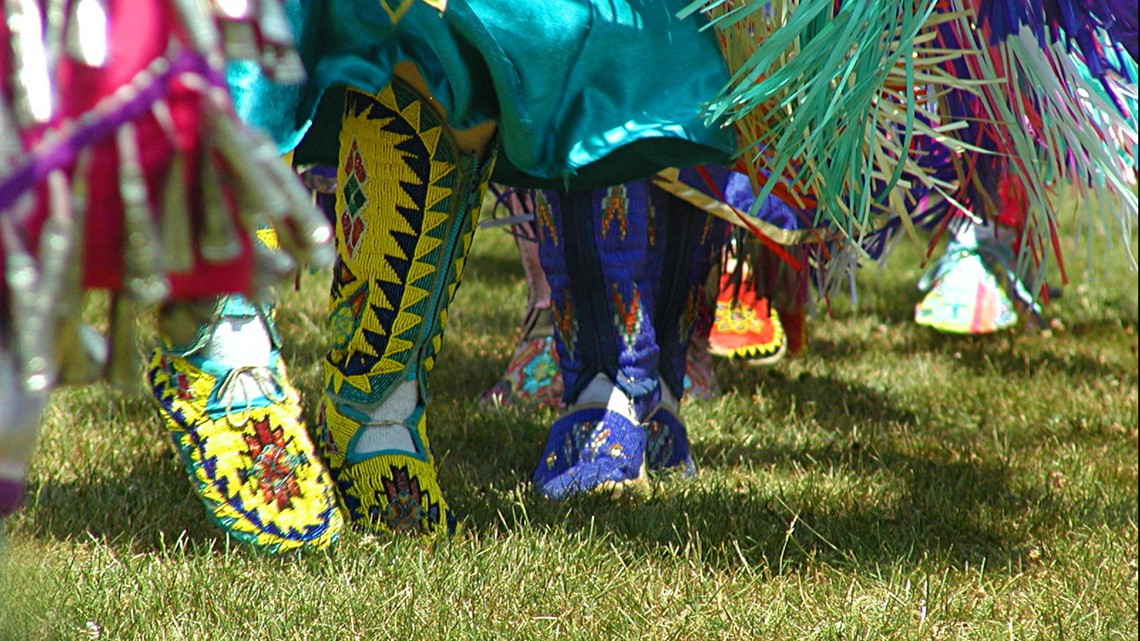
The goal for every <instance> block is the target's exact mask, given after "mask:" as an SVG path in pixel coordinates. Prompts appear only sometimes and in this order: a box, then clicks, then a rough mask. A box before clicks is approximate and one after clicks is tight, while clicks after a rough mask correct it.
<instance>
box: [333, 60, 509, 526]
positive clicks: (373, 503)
mask: <svg viewBox="0 0 1140 641" xmlns="http://www.w3.org/2000/svg"><path fill="white" fill-rule="evenodd" d="M340 148H341V150H342V158H341V162H340V163H339V168H338V176H337V184H338V185H340V186H341V187H340V189H339V190H338V193H337V212H338V219H339V220H340V224H339V225H337V230H336V233H337V264H336V268H335V271H334V277H333V283H332V288H331V295H330V306H329V316H330V321H331V325H332V328H333V333H334V342H333V348H332V350H331V351H330V352H329V354H328V357H327V358H326V361H325V396H324V399H322V402H321V410H320V414H319V417H318V425H317V430H318V433H319V436H320V442H321V443H322V444H323V446H324V455H325V457H326V460H327V461H328V464H329V468H330V470H331V471H332V475H333V479H334V480H335V481H336V485H337V489H338V491H339V493H340V496H341V499H342V502H343V504H344V506H345V508H346V511H347V513H348V515H349V518H350V519H351V520H352V521H353V524H354V525H356V526H357V527H360V528H362V529H364V530H365V531H367V532H371V533H385V532H411V533H418V534H434V533H439V532H444V531H450V530H452V529H453V528H454V517H453V516H452V514H451V512H450V510H449V509H448V507H447V502H446V501H445V500H444V498H443V495H442V492H441V491H440V488H439V482H438V480H437V478H436V470H435V461H434V457H432V455H431V451H430V447H429V445H428V437H427V429H426V413H425V409H426V404H427V375H428V373H429V372H430V371H431V370H432V368H433V366H434V364H435V357H436V354H438V352H439V349H440V346H441V344H442V341H443V329H444V327H445V326H446V324H447V308H448V305H449V304H450V303H451V300H452V298H453V297H454V295H455V291H456V289H457V287H458V285H459V281H460V277H461V276H462V273H463V268H464V265H465V263H466V256H467V252H468V250H469V249H470V247H471V241H472V238H473V236H474V233H475V225H476V222H477V221H476V216H475V214H476V212H477V211H478V208H479V205H480V203H481V202H482V195H483V191H484V190H485V188H486V184H487V180H488V178H489V176H490V173H491V167H492V164H493V157H492V158H491V159H488V160H487V161H486V162H477V161H476V160H475V159H474V158H473V157H472V156H470V155H465V154H461V153H460V152H459V150H458V148H457V146H456V144H455V141H454V139H453V137H452V136H451V134H450V130H449V129H448V128H447V126H446V125H445V123H444V122H443V121H442V119H441V118H440V117H439V115H438V114H437V113H436V112H435V110H434V109H433V108H432V107H430V106H429V105H427V104H426V103H425V102H423V101H422V100H421V98H420V97H419V96H418V95H417V94H416V93H415V92H414V91H413V90H411V89H409V88H407V87H406V86H405V85H404V84H403V83H401V82H400V81H398V80H394V81H393V82H392V84H390V85H389V86H387V87H386V88H385V89H383V90H382V91H381V92H380V93H379V94H377V95H375V96H372V95H369V94H365V93H362V92H359V91H355V90H349V91H348V92H347V93H346V97H345V111H344V116H343V119H342V123H341V134H340ZM409 382H413V385H414V386H415V388H416V389H418V390H419V392H418V395H417V396H416V402H415V403H414V404H413V403H409V402H408V397H407V393H406V390H407V386H406V383H409ZM401 385H403V389H404V390H405V392H404V393H401V394H400V395H396V396H392V395H391V394H392V393H393V392H394V391H395V390H396V389H397V388H398V387H400V386H401ZM389 399H391V402H392V404H391V405H390V406H385V405H384V404H385V403H386V402H387V401H388V400H389ZM411 405H414V407H411ZM397 406H398V407H401V408H402V409H401V410H400V411H399V416H393V415H392V410H391V408H394V407H397ZM405 406H408V407H405ZM404 413H407V415H406V416H404ZM378 416H383V417H384V418H383V419H379V418H374V417H378ZM365 430H368V431H365ZM401 430H406V435H407V438H408V439H409V440H408V441H407V442H406V443H405V445H406V446H407V447H409V448H410V449H408V450H407V451H404V450H403V449H400V448H396V449H391V448H388V449H384V448H381V449H367V448H365V449H360V448H357V447H356V446H355V445H354V444H356V443H358V442H364V439H366V438H375V435H376V434H378V433H386V434H393V433H405V432H401Z"/></svg>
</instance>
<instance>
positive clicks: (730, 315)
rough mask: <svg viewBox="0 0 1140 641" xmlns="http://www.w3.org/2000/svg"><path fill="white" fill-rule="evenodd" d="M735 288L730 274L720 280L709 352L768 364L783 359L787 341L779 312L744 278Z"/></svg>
mask: <svg viewBox="0 0 1140 641" xmlns="http://www.w3.org/2000/svg"><path fill="white" fill-rule="evenodd" d="M745 283H746V284H745V285H742V286H741V287H739V288H738V287H736V286H735V285H733V284H732V283H731V280H730V275H729V274H725V275H723V276H721V279H720V292H719V294H718V295H717V300H716V316H715V319H714V320H713V327H712V331H711V332H710V333H709V352H711V353H712V354H713V355H714V356H721V357H724V358H731V359H741V360H744V361H746V362H747V363H748V364H750V365H769V364H771V363H775V362H776V361H779V360H780V359H781V358H783V356H784V353H785V352H786V351H787V341H786V340H785V338H786V337H785V336H784V327H783V325H782V324H781V322H780V315H779V314H777V313H776V310H775V309H772V308H771V307H769V305H768V299H766V298H760V297H757V295H756V290H755V288H754V287H752V286H751V285H750V284H748V283H749V279H748V278H745Z"/></svg>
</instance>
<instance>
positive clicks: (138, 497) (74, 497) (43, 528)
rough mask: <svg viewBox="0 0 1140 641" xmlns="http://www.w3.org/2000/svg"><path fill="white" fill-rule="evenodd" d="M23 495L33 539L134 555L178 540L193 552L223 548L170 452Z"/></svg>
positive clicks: (49, 484)
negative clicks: (103, 545) (123, 547)
mask: <svg viewBox="0 0 1140 641" xmlns="http://www.w3.org/2000/svg"><path fill="white" fill-rule="evenodd" d="M116 471H119V470H116ZM28 496H29V499H28V501H29V503H30V504H32V505H31V506H30V507H34V509H35V517H34V519H32V520H31V525H30V527H29V528H28V533H29V534H30V535H31V536H34V537H50V538H53V539H57V540H61V541H73V542H83V541H86V540H89V539H93V538H94V539H100V540H105V541H107V542H109V543H112V544H117V543H121V542H125V543H127V544H129V546H130V547H131V549H132V551H134V552H157V551H161V550H163V549H164V548H169V547H171V546H173V545H174V544H175V542H179V541H181V542H182V543H183V544H185V545H186V546H187V547H188V548H195V549H200V548H220V547H222V546H224V545H225V536H224V535H223V534H222V533H221V531H220V530H218V529H216V528H214V527H213V526H212V525H211V524H210V522H209V521H208V520H207V517H206V511H205V508H204V507H203V506H202V503H201V501H200V500H199V499H198V497H197V495H196V494H195V493H194V491H193V489H192V488H191V487H190V482H189V481H188V479H187V477H186V476H185V474H183V471H182V465H181V463H180V462H179V461H177V460H176V458H175V456H174V454H173V453H169V454H154V455H149V456H144V457H140V458H139V459H137V460H135V461H133V462H132V464H131V466H130V467H129V468H128V469H124V470H121V474H117V475H108V476H105V477H100V478H94V479H77V480H74V481H66V482H57V481H54V480H48V481H46V482H42V483H33V485H32V486H31V487H30V488H29V493H28Z"/></svg>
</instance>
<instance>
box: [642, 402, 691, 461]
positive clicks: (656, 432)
mask: <svg viewBox="0 0 1140 641" xmlns="http://www.w3.org/2000/svg"><path fill="white" fill-rule="evenodd" d="M679 405H680V403H679V402H678V401H677V399H675V398H673V393H672V392H670V391H669V388H668V387H665V388H663V389H662V390H661V402H660V403H658V405H657V407H656V408H654V410H653V412H652V413H650V415H649V418H648V419H647V420H646V421H645V432H646V439H647V443H648V445H647V449H646V456H645V458H646V463H647V465H648V466H649V470H650V471H652V472H680V473H681V474H683V475H684V476H693V475H694V474H696V473H697V467H696V465H694V464H693V457H692V455H691V454H690V453H689V434H688V432H687V431H686V430H685V424H684V423H682V422H681V412H680V409H679Z"/></svg>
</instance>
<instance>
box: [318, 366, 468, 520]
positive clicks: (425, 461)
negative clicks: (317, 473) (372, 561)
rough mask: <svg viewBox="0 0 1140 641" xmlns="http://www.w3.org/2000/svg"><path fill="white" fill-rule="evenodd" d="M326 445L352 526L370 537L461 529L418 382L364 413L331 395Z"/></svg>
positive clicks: (321, 423)
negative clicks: (444, 486) (439, 471)
mask: <svg viewBox="0 0 1140 641" xmlns="http://www.w3.org/2000/svg"><path fill="white" fill-rule="evenodd" d="M318 430H319V432H320V440H321V442H322V446H323V449H324V454H325V457H326V460H327V461H328V463H329V468H330V469H331V470H332V474H333V478H334V479H336V483H337V488H338V489H339V491H340V495H341V498H342V499H343V501H344V505H345V509H346V510H347V512H348V516H349V518H350V519H351V521H352V524H353V525H354V526H356V527H358V528H359V529H361V530H363V531H364V532H366V533H368V534H390V533H401V534H413V535H434V534H440V533H448V534H450V533H452V532H454V531H455V517H454V516H453V515H452V513H451V510H450V509H449V508H448V506H447V501H446V500H445V499H444V497H443V491H442V490H441V489H440V486H439V479H438V477H437V475H436V469H435V461H434V458H433V457H432V455H431V450H430V448H429V446H428V441H427V427H426V417H425V413H424V407H423V404H422V403H421V402H420V398H419V391H418V383H417V382H416V380H415V379H414V378H413V379H412V380H408V381H405V382H404V383H402V384H401V385H400V386H398V387H397V389H395V390H394V391H393V392H392V394H391V396H389V397H388V398H387V400H385V401H384V402H383V403H381V404H380V406H379V407H377V408H375V409H372V410H362V409H360V408H359V407H355V406H354V405H353V404H352V403H351V402H348V401H345V400H343V399H337V400H334V399H333V398H331V397H329V396H327V395H326V397H325V399H324V400H323V402H322V404H321V411H320V417H319V419H318Z"/></svg>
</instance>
